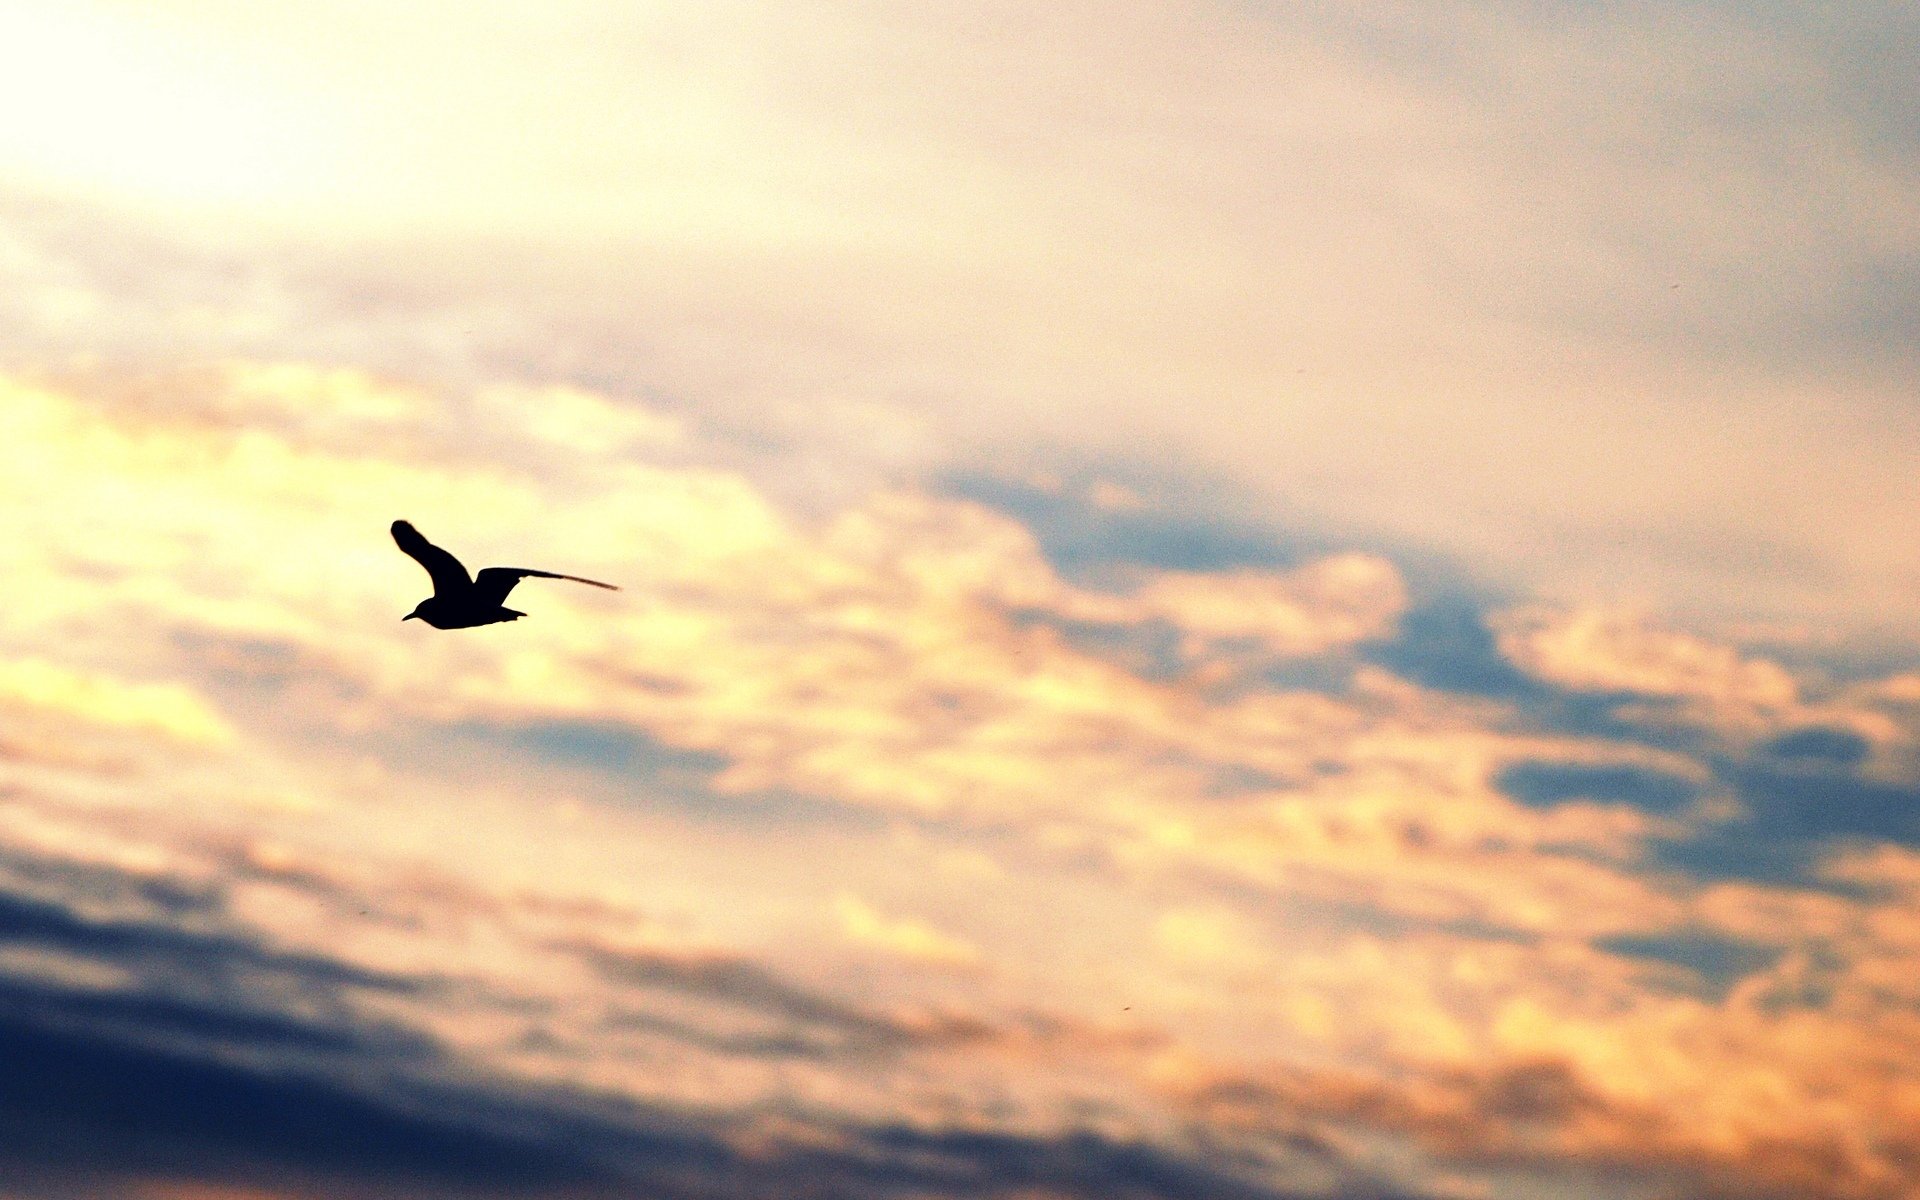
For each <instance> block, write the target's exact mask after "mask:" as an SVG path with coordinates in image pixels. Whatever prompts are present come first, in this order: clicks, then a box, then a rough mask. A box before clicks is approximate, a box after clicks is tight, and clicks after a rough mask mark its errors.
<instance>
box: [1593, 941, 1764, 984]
mask: <svg viewBox="0 0 1920 1200" xmlns="http://www.w3.org/2000/svg"><path fill="white" fill-rule="evenodd" d="M1594 945H1595V947H1596V948H1598V949H1600V950H1604V951H1606V952H1607V953H1609V954H1617V955H1621V956H1623V957H1626V958H1633V959H1639V960H1642V961H1645V962H1651V963H1658V964H1661V965H1663V966H1667V967H1676V968H1679V969H1680V970H1681V971H1683V972H1685V974H1686V977H1687V979H1688V982H1689V983H1690V984H1692V985H1693V986H1691V987H1689V988H1688V989H1687V990H1688V991H1691V992H1694V993H1695V994H1698V995H1700V996H1701V997H1702V998H1704V999H1710V1000H1716V1001H1717V1000H1720V999H1722V998H1723V997H1725V995H1726V994H1727V992H1728V991H1729V990H1731V989H1732V988H1733V986H1734V985H1735V984H1737V983H1739V982H1740V980H1742V979H1744V978H1745V977H1747V976H1748V975H1751V974H1753V973H1754V972H1756V971H1763V970H1765V969H1766V968H1768V967H1770V966H1772V965H1773V964H1774V963H1775V962H1776V961H1778V959H1779V958H1780V955H1781V953H1782V951H1781V949H1780V948H1779V947H1777V946H1766V945H1761V944H1760V943H1758V942H1752V941H1747V940H1745V939H1741V938H1730V937H1724V936H1722V935H1720V934H1716V933H1712V932H1709V931H1707V930H1684V931H1679V932H1674V933H1659V934H1621V935H1619V936H1617V937H1610V938H1602V939H1600V940H1598V941H1596V942H1595V943H1594Z"/></svg>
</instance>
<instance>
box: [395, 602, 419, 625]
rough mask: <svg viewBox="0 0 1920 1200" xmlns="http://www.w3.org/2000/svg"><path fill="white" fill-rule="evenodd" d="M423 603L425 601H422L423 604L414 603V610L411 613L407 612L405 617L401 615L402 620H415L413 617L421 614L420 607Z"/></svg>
mask: <svg viewBox="0 0 1920 1200" xmlns="http://www.w3.org/2000/svg"><path fill="white" fill-rule="evenodd" d="M423 605H424V602H422V604H416V605H414V606H413V611H412V612H410V613H408V614H407V615H406V616H404V617H401V618H400V619H401V620H402V621H411V620H413V619H415V618H416V617H418V616H419V615H420V609H421V608H422V607H423Z"/></svg>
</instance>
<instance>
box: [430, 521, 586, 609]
mask: <svg viewBox="0 0 1920 1200" xmlns="http://www.w3.org/2000/svg"><path fill="white" fill-rule="evenodd" d="M393 540H394V543H395V544H396V545H398V546H399V547H400V549H401V550H403V551H405V552H406V554H407V556H408V557H409V558H411V559H413V560H414V561H415V562H417V563H419V564H420V565H421V566H423V567H425V568H426V569H427V574H428V575H429V576H431V577H432V578H433V595H431V596H428V597H427V598H426V599H425V600H422V601H421V602H420V603H418V604H416V605H414V606H413V611H412V612H410V613H408V614H407V615H406V616H404V617H401V618H400V619H401V620H402V621H411V620H413V619H414V618H415V617H418V618H420V619H421V620H422V621H425V622H426V623H427V624H429V625H431V626H433V627H434V628H435V629H471V628H473V627H474V626H475V625H494V624H498V623H499V622H501V621H518V620H519V619H520V618H521V617H524V616H526V615H527V614H525V613H523V612H520V611H518V610H516V609H511V608H508V607H506V599H507V593H508V592H511V591H512V590H513V586H514V585H515V584H517V583H519V582H520V581H521V580H522V579H525V578H526V577H527V576H529V575H531V576H533V577H534V578H536V579H571V580H572V581H573V582H575V583H590V584H592V585H593V586H594V587H597V588H606V589H607V590H608V591H610V592H617V591H619V590H620V589H619V588H617V587H614V586H613V585H612V584H610V583H601V582H600V581H599V580H598V579H582V578H580V576H578V575H560V574H556V573H555V572H553V571H536V570H534V569H533V568H532V567H488V568H486V569H485V570H483V571H481V572H480V573H479V574H478V575H475V576H474V577H473V578H471V579H469V578H467V569H466V568H465V567H463V566H461V565H460V560H459V559H457V558H455V557H454V556H453V555H451V554H449V553H447V552H446V551H445V550H442V549H441V548H440V547H438V546H436V545H434V544H433V543H432V542H430V541H428V540H427V539H426V538H425V537H423V536H421V534H420V531H419V530H418V529H415V528H414V527H413V526H412V525H410V524H408V523H407V522H405V521H395V522H394V523H393Z"/></svg>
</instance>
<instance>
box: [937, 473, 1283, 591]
mask: <svg viewBox="0 0 1920 1200" xmlns="http://www.w3.org/2000/svg"><path fill="white" fill-rule="evenodd" d="M1101 477H1102V476H1099V475H1095V474H1092V473H1086V474H1085V475H1084V477H1082V476H1081V475H1080V473H1075V475H1074V476H1072V477H1070V478H1069V481H1068V482H1065V483H1063V484H1061V485H1060V486H1058V487H1040V486H1037V485H1035V484H1032V483H1028V482H1024V481H1021V480H1018V479H1011V478H1007V477H1005V476H1001V475H993V474H987V473H979V472H969V473H961V474H956V475H952V476H949V477H947V478H946V479H944V480H941V481H940V484H939V488H940V490H942V491H944V492H946V493H948V494H950V495H953V496H957V497H959V498H960V499H963V500H971V501H973V502H974V503H976V504H981V505H984V506H986V507H988V508H991V509H995V510H997V511H999V512H1003V513H1005V514H1007V515H1008V516H1010V517H1013V518H1014V519H1016V520H1018V521H1019V522H1020V523H1021V524H1022V525H1024V526H1026V528H1027V530H1028V531H1029V532H1031V533H1032V534H1033V536H1034V538H1035V540H1036V541H1038V542H1039V543H1040V549H1041V551H1042V553H1044V554H1045V555H1046V556H1047V560H1048V561H1049V562H1051V563H1052V564H1053V566H1054V568H1055V569H1056V570H1058V571H1059V572H1060V573H1061V574H1062V575H1063V576H1065V577H1067V578H1069V579H1074V580H1078V581H1082V582H1086V581H1092V580H1099V579H1104V578H1105V577H1106V576H1107V575H1108V574H1110V573H1111V572H1113V571H1114V570H1115V569H1125V568H1139V567H1146V568H1157V569H1161V570H1173V571H1222V570H1231V569H1233V568H1235V567H1287V566H1292V565H1294V564H1296V563H1298V562H1300V561H1301V560H1302V559H1303V558H1305V557H1307V555H1308V554H1309V553H1310V552H1311V550H1312V549H1314V547H1312V546H1309V545H1308V544H1307V543H1305V542H1304V541H1302V540H1301V539H1298V538H1294V537H1290V536H1288V535H1286V534H1285V533H1283V532H1281V531H1279V530H1278V529H1274V528H1268V527H1264V526H1261V525H1258V524H1255V523H1253V522H1250V521H1244V520H1235V519H1229V518H1224V517H1219V516H1201V515H1197V514H1194V513H1190V512H1183V511H1181V509H1180V508H1179V507H1178V506H1174V505H1163V504H1160V503H1157V502H1156V503H1154V504H1151V505H1148V506H1146V507H1141V508H1132V509H1125V508H1120V509H1116V508H1105V507H1102V506H1100V505H1099V504H1097V503H1095V502H1094V501H1093V499H1092V496H1091V493H1090V490H1089V488H1090V485H1091V482H1092V481H1093V480H1094V479H1096V478H1101ZM1129 482H1130V484H1131V482H1132V481H1129ZM1154 490H1155V491H1156V492H1157V491H1163V490H1165V489H1161V488H1156V489H1154ZM1156 499H1157V497H1156Z"/></svg>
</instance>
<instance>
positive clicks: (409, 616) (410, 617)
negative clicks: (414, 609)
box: [400, 613, 420, 621]
mask: <svg viewBox="0 0 1920 1200" xmlns="http://www.w3.org/2000/svg"><path fill="white" fill-rule="evenodd" d="M419 615H420V614H419V613H408V614H407V615H406V616H404V617H401V618H400V619H401V620H402V621H411V620H413V619H414V618H415V617H417V616H419Z"/></svg>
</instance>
